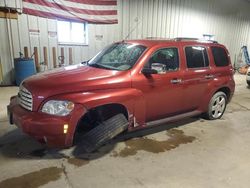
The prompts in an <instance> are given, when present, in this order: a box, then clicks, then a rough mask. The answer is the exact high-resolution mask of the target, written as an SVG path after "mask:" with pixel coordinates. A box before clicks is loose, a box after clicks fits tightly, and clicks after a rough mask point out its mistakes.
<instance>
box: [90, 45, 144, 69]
mask: <svg viewBox="0 0 250 188" xmlns="http://www.w3.org/2000/svg"><path fill="white" fill-rule="evenodd" d="M145 49H146V47H145V46H142V45H137V44H129V43H123V42H122V43H115V44H112V45H110V46H108V47H107V48H105V49H104V50H102V51H101V52H99V53H98V54H97V55H96V56H95V57H93V58H92V59H91V60H90V61H89V62H88V65H89V66H92V67H97V68H103V69H110V70H119V71H123V70H128V69H131V68H132V67H133V65H134V64H135V63H136V61H137V60H138V59H139V57H140V56H141V54H142V53H143V52H144V51H145Z"/></svg>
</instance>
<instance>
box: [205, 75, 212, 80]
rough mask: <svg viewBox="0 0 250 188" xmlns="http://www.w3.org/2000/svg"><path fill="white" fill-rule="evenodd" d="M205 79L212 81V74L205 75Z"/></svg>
mask: <svg viewBox="0 0 250 188" xmlns="http://www.w3.org/2000/svg"><path fill="white" fill-rule="evenodd" d="M205 78H206V79H212V78H214V75H212V74H207V75H206V76H205Z"/></svg>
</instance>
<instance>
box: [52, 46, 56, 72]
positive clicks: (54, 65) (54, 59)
mask: <svg viewBox="0 0 250 188" xmlns="http://www.w3.org/2000/svg"><path fill="white" fill-rule="evenodd" d="M52 56H53V67H54V68H56V47H53V48H52Z"/></svg>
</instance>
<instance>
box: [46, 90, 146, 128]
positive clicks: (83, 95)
mask: <svg viewBox="0 0 250 188" xmlns="http://www.w3.org/2000/svg"><path fill="white" fill-rule="evenodd" d="M52 99H57V100H70V101H72V102H74V103H76V104H81V105H83V106H84V107H85V108H86V110H90V109H92V108H95V107H98V106H102V105H105V104H113V103H115V104H121V105H123V106H124V107H126V109H127V111H128V116H129V118H133V123H134V126H135V127H136V126H139V125H144V123H145V99H144V95H143V93H142V92H141V91H140V90H138V89H135V88H121V89H107V90H95V91H89V92H78V93H67V94H61V95H56V96H52V97H49V98H48V99H47V100H46V101H48V100H52ZM46 101H45V102H46ZM85 113H86V112H85ZM83 115H84V114H82V116H83ZM82 116H81V117H82ZM79 119H80V117H79Z"/></svg>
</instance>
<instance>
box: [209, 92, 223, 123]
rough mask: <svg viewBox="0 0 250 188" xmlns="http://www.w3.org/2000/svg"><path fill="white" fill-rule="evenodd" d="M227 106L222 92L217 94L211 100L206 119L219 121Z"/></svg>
mask: <svg viewBox="0 0 250 188" xmlns="http://www.w3.org/2000/svg"><path fill="white" fill-rule="evenodd" d="M226 105H227V96H226V94H225V93H224V92H221V91H219V92H217V93H215V94H214V95H213V97H212V98H211V100H210V102H209V105H208V111H207V113H206V117H207V119H210V120H214V119H220V118H221V117H222V115H223V114H224V112H225V109H226Z"/></svg>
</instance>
